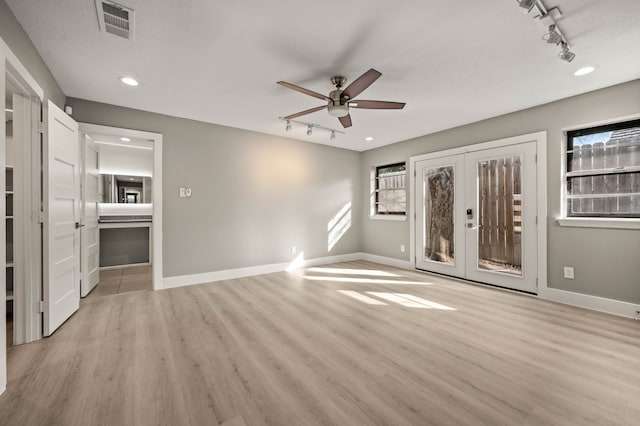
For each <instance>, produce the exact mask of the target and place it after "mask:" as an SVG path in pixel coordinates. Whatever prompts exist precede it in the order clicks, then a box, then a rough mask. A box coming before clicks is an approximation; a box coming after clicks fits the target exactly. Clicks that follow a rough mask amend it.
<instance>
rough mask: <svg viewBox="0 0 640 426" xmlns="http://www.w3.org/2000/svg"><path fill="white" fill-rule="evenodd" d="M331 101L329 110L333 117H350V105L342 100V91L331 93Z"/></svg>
mask: <svg viewBox="0 0 640 426" xmlns="http://www.w3.org/2000/svg"><path fill="white" fill-rule="evenodd" d="M329 97H330V98H331V100H330V101H329V105H328V106H327V109H328V110H329V115H331V116H332V117H344V116H346V115H349V105H348V104H347V102H346V100H345V99H342V90H340V89H337V90H334V91H332V92H331V93H329Z"/></svg>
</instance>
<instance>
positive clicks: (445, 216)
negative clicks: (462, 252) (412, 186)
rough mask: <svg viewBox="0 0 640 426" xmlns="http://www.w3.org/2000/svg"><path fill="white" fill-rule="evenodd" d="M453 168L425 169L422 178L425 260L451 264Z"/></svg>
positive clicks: (452, 241)
mask: <svg viewBox="0 0 640 426" xmlns="http://www.w3.org/2000/svg"><path fill="white" fill-rule="evenodd" d="M453 173H454V169H453V166H445V167H437V168H430V169H425V171H424V176H423V191H424V192H423V199H424V200H425V201H424V202H425V206H424V218H423V220H424V225H425V226H424V233H425V235H424V259H425V260H431V261H435V262H442V263H445V264H449V265H453V264H454V259H455V253H454V248H455V247H454V215H453V212H454V210H453V209H454V175H453Z"/></svg>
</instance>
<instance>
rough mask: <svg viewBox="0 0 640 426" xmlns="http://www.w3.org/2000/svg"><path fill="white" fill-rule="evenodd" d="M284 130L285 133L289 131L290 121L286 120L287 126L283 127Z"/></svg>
mask: <svg viewBox="0 0 640 426" xmlns="http://www.w3.org/2000/svg"><path fill="white" fill-rule="evenodd" d="M284 130H286V131H287V132H288V131H290V130H291V121H289V120H287V125H286V126H285V128H284Z"/></svg>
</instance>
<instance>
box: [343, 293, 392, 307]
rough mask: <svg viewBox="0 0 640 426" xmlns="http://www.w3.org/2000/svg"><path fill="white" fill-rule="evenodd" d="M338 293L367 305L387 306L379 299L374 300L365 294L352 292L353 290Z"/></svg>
mask: <svg viewBox="0 0 640 426" xmlns="http://www.w3.org/2000/svg"><path fill="white" fill-rule="evenodd" d="M338 293H342V294H344V295H345V296H349V297H351V298H353V299H356V300H359V301H360V302H363V303H366V304H367V305H385V306H387V304H386V303H384V302H383V301H381V300H378V299H374V298H372V297H369V296H365V295H364V294H361V293H358V292H357V291H351V290H338Z"/></svg>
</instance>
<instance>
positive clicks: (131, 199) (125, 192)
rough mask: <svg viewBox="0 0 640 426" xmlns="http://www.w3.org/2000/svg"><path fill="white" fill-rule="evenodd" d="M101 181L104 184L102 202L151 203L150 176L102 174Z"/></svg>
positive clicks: (101, 192)
mask: <svg viewBox="0 0 640 426" xmlns="http://www.w3.org/2000/svg"><path fill="white" fill-rule="evenodd" d="M100 183H101V185H102V188H100V194H101V197H100V198H101V199H100V202H102V203H121V204H143V203H145V204H148V203H151V178H150V177H149V176H131V175H102V179H100Z"/></svg>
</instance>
